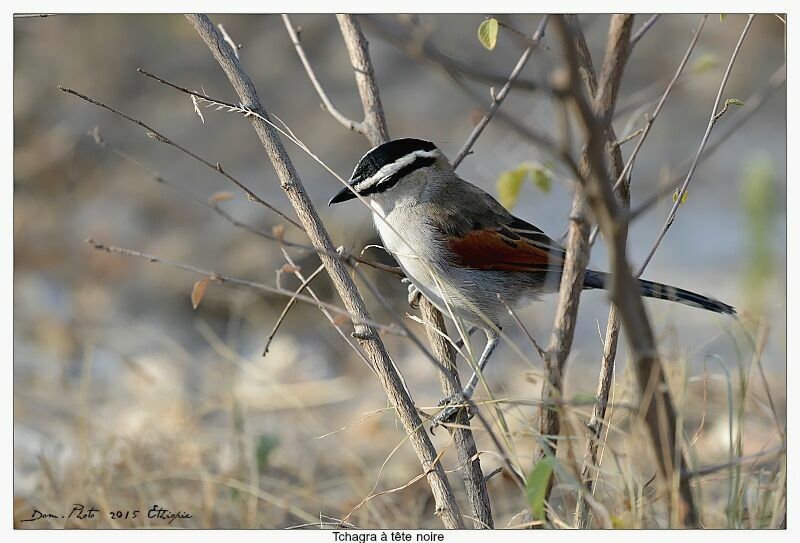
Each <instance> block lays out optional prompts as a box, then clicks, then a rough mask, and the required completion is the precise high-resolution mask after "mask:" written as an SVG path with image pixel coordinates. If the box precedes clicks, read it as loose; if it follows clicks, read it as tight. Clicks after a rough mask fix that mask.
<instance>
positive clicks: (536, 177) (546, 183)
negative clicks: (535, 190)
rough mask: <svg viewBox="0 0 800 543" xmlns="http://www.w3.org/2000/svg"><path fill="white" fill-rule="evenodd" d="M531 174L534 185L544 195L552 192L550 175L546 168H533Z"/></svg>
mask: <svg viewBox="0 0 800 543" xmlns="http://www.w3.org/2000/svg"><path fill="white" fill-rule="evenodd" d="M530 173H531V180H532V181H533V183H534V185H536V186H537V187H539V189H540V190H541V191H542V192H544V193H548V192H550V184H551V183H550V175H548V173H547V171H546V170H545V169H544V168H538V167H536V168H533V169H532V170H531V172H530Z"/></svg>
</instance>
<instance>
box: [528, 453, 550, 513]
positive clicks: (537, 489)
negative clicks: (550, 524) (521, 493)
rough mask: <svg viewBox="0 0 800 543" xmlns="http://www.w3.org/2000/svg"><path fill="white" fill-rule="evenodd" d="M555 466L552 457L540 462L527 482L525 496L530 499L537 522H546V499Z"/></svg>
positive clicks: (529, 503) (529, 502) (529, 475)
mask: <svg viewBox="0 0 800 543" xmlns="http://www.w3.org/2000/svg"><path fill="white" fill-rule="evenodd" d="M554 464H555V459H554V458H552V457H548V458H543V459H542V460H539V462H537V463H536V465H535V466H534V467H533V470H532V471H531V472H530V473H529V474H528V480H527V481H525V495H526V496H527V497H528V505H530V506H531V512H532V513H533V518H534V519H535V520H544V499H545V496H546V495H547V487H548V486H549V485H550V476H551V475H552V474H553V465H554Z"/></svg>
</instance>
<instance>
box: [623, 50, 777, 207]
mask: <svg viewBox="0 0 800 543" xmlns="http://www.w3.org/2000/svg"><path fill="white" fill-rule="evenodd" d="M785 83H786V65H785V64H784V65H783V66H781V67H780V68H778V69H777V70H775V72H773V74H772V75H771V76H770V78H769V79H768V80H767V82H766V83H765V84H764V85H763V86H762V87H761V88H759V89H758V90H757V91H756V92H754V93H753V95H752V96H750V97H749V98H748V99H747V102H746V103H747V108H746V109H745V111H744V113H743V114H741V115H739V116H738V117H736V121H735V122H732V123H730V125H729V126H728V127H727V128H726V130H725V131H724V132H723V133H722V135H720V136H719V137H717V138H716V139H715V140H714V141H712V142H711V143H709V144H708V145H707V146H706V150H705V152H704V153H703V155H702V156H701V157H700V163H702V162H703V161H704V160H707V159H708V158H709V157H710V156H711V155H712V154H714V152H715V151H717V149H719V148H720V147H721V146H722V144H723V143H725V142H726V141H727V140H728V139H729V138H730V137H731V136H732V135H734V134H735V133H736V132H737V131H738V130H739V128H741V127H742V125H744V124H745V123H746V122H747V121H749V120H750V119H752V118H753V117H754V116H755V113H756V112H757V111H758V110H759V109H760V108H761V106H763V105H764V104H765V103H766V102H767V99H768V98H769V97H770V96H772V94H773V93H774V92H775V90H777V89H778V88H779V87H781V86H783V85H784V84H785ZM715 133H716V132H715ZM691 162H692V158H691V157H689V158H688V159H686V160H685V161H684V162H683V163H682V164H681V166H680V167H679V168H678V170H679V171H683V170H686V169H688V168H689V166H691ZM683 178H684V177H683V175H681V177H680V178H674V179H671V180H670V181H669V182H668V183H665V184H664V187H663V188H661V189H659V190H657V191H656V192H655V193H654V194H652V195H651V196H649V197H647V198H645V199H644V200H643V201H642V203H641V204H639V206H638V207H636V208H635V209H633V210H632V211H631V212H630V214H629V215H628V222H632V221H633V220H635V219H637V218H639V216H640V215H642V214H643V213H644V212H646V211H647V210H648V209H650V208H651V207H653V206H654V205H655V204H656V203H657V202H658V201H659V200H660V199H661V198H662V197H664V196H666V195H668V194H674V193H675V191H676V190H678V189H679V188H680V186H681V185H680V184H681V180H682V179H683Z"/></svg>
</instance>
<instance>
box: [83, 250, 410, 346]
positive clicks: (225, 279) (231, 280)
mask: <svg viewBox="0 0 800 543" xmlns="http://www.w3.org/2000/svg"><path fill="white" fill-rule="evenodd" d="M86 243H87V244H89V245H91V246H92V248H94V249H96V250H98V251H105V252H107V253H112V254H114V253H116V254H120V255H127V256H133V257H136V258H142V259H144V260H147V261H148V262H153V263H156V264H165V265H167V266H170V267H172V268H177V269H179V270H184V271H188V272H192V273H196V274H198V275H202V276H204V277H208V278H209V279H211V280H212V281H215V282H218V283H228V284H231V285H236V286H240V287H247V288H252V289H255V290H260V291H262V292H267V293H269V294H279V295H281V296H288V297H290V298H294V299H296V300H298V301H301V302H305V303H307V304H312V305H316V306H322V307H325V308H326V309H328V310H330V311H332V312H334V313H336V314H337V315H343V316H345V317H348V318H349V319H350V320H351V321H352V322H353V324H354V325H356V326H371V327H373V328H376V329H378V330H383V331H385V332H389V333H391V334H394V335H399V336H405V335H406V334H405V332H404V331H403V330H401V329H398V328H397V327H395V326H391V325H386V324H381V323H379V322H376V321H373V320H372V319H370V318H366V319H358V318H356V317H354V316H353V315H352V313H350V312H349V311H348V310H346V309H343V308H341V307H339V306H336V305H333V304H329V303H327V302H323V301H320V300H318V299H314V298H311V297H309V296H304V295H302V294H298V293H296V292H293V291H291V290H287V289H284V288H278V287H272V286H269V285H265V284H263V283H257V282H255V281H248V280H246V279H239V278H237V277H231V276H229V275H223V274H220V273H217V272H215V271H212V270H206V269H203V268H198V267H196V266H192V265H190V264H183V263H181V262H174V261H172V260H167V259H166V258H161V257H159V256H155V255H150V254H147V253H142V252H139V251H135V250H133V249H126V248H124V247H115V246H114V245H106V244H105V243H101V242H99V241H95V240H93V239H87V240H86Z"/></svg>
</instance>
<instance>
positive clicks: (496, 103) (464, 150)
mask: <svg viewBox="0 0 800 543" xmlns="http://www.w3.org/2000/svg"><path fill="white" fill-rule="evenodd" d="M549 17H550V16H549V15H545V16H543V17H542V20H541V21H540V22H539V26H538V27H537V28H536V31H535V32H534V33H533V35H532V36H531V42H530V44H528V47H526V48H525V51H524V52H523V53H522V56H520V57H519V60H518V61H517V64H516V65H515V66H514V69H513V70H512V71H511V74H510V75H509V76H508V80H507V81H506V82H505V84H504V85H503V88H501V89H500V92H498V93H497V94H496V95H495V96H494V97H493V98H492V103H491V105H490V106H489V109H488V110H487V111H486V114H485V115H484V116H483V118H481V120H480V121H479V122H478V124H477V125H475V128H473V129H472V133H471V134H470V135H469V137H468V138H467V141H466V142H465V143H464V145H463V147H461V150H460V151H459V152H458V155H456V158H455V159H454V160H453V168H458V165H459V164H461V161H462V160H464V158H465V157H466V156H467V154H469V152H470V150H471V149H472V146H473V145H475V142H476V141H477V140H478V138H479V137H480V135H481V133H482V132H483V130H484V129H485V128H486V125H488V124H489V121H491V120H492V117H493V116H494V114H495V112H496V111H497V109H498V108H499V107H500V105H501V104H502V103H503V100H505V98H506V96H507V95H508V91H510V90H511V87H512V86H514V82H515V81H516V80H517V78H518V77H519V74H520V73H521V72H522V69H523V68H524V67H525V64H527V63H528V59H529V58H530V56H531V53H533V51H534V49H536V46H537V45H538V44H539V43H540V42H541V40H542V38H543V37H544V31H545V28H546V27H547V21H548V19H549Z"/></svg>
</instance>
